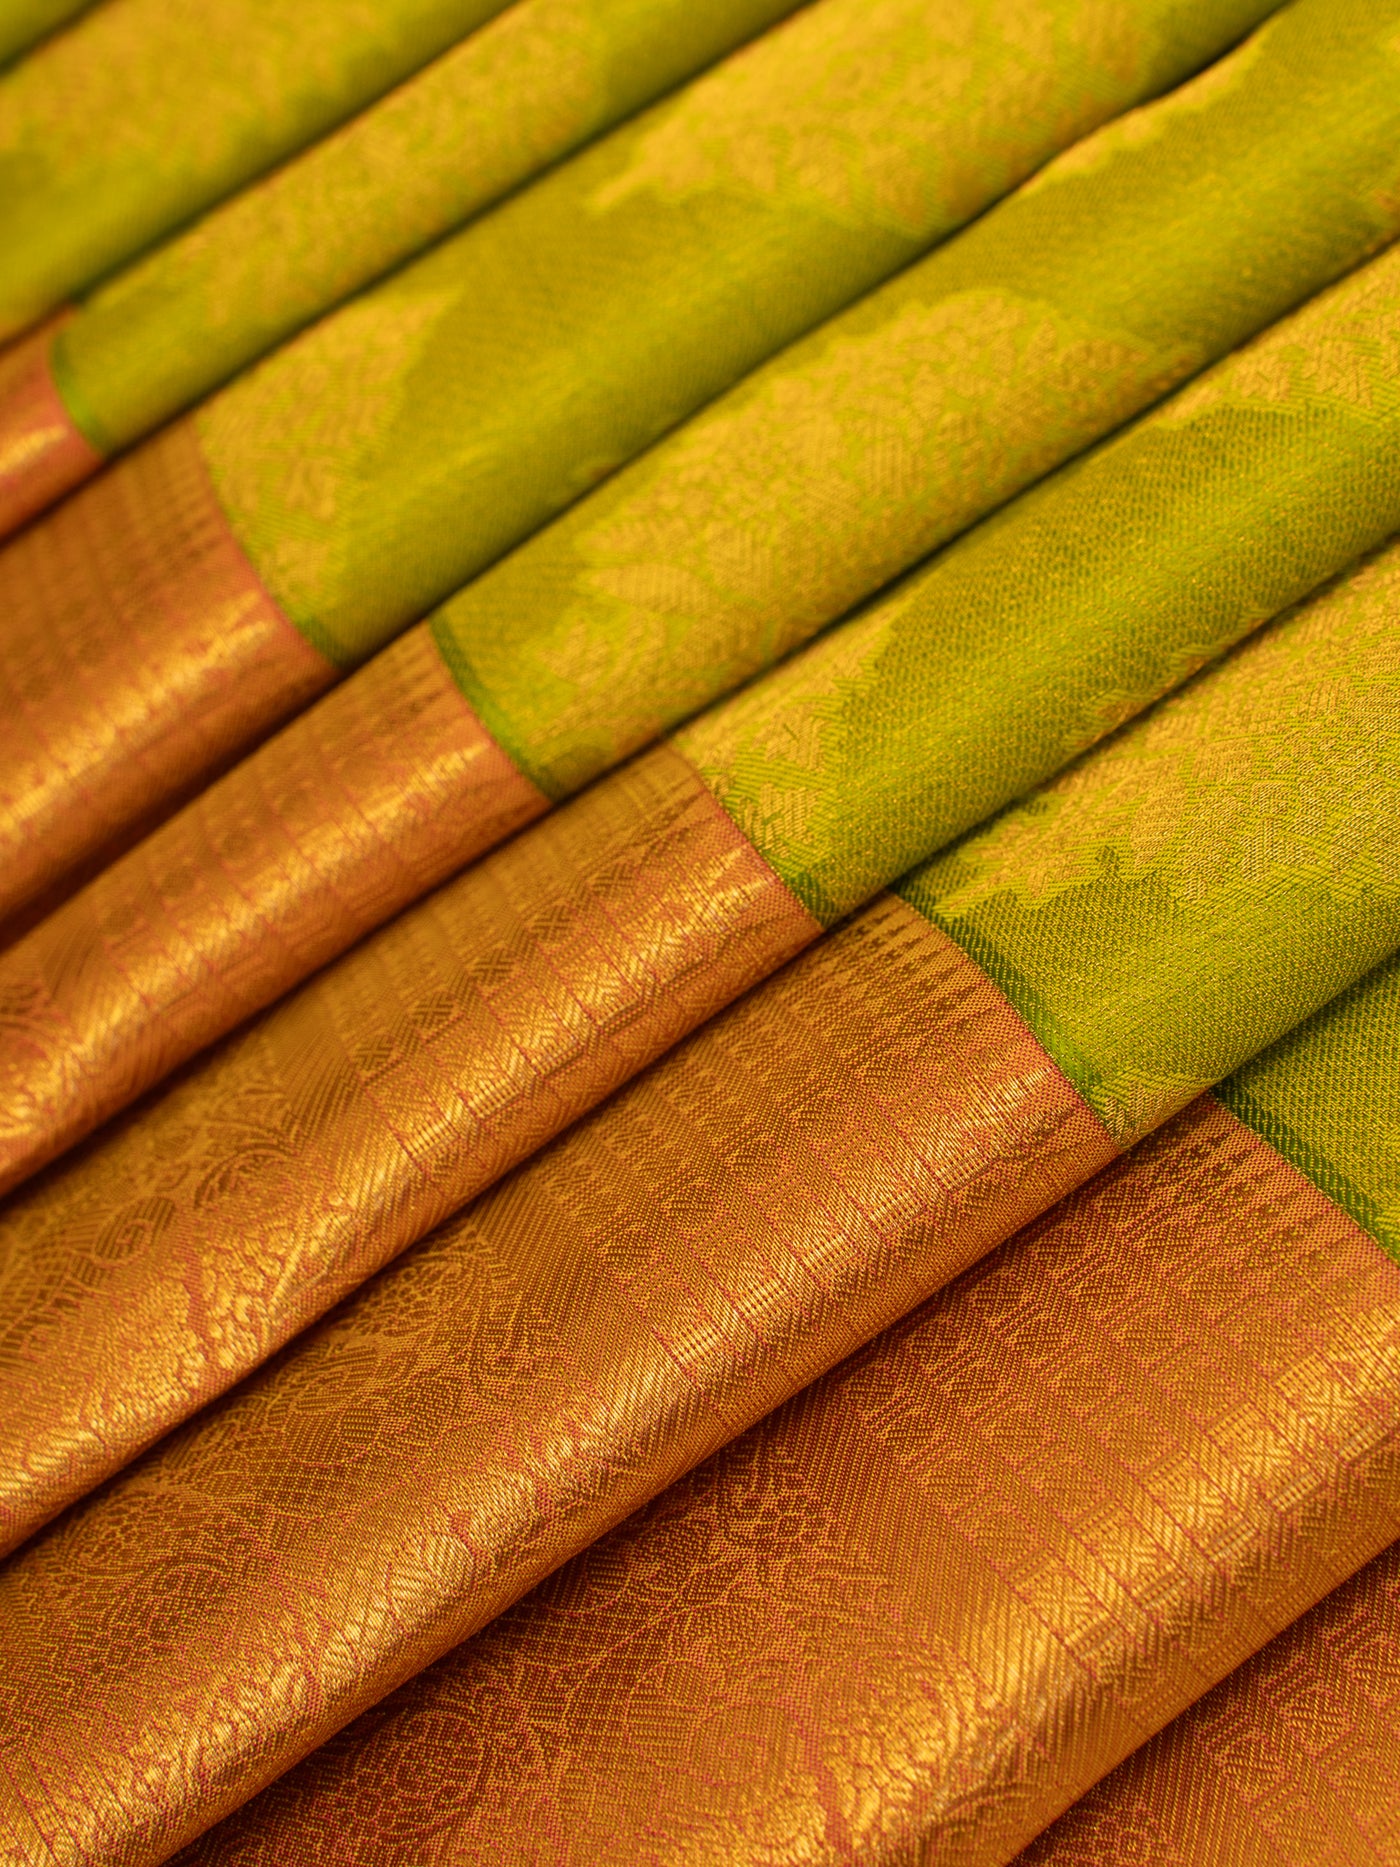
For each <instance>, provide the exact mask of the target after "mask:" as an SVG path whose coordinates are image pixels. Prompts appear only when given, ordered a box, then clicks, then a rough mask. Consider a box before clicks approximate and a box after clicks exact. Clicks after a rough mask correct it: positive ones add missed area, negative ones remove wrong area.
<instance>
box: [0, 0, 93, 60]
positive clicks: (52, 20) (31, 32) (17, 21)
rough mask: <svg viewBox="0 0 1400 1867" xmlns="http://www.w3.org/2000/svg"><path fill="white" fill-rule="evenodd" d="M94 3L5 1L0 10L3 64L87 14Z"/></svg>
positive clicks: (81, 0)
mask: <svg viewBox="0 0 1400 1867" xmlns="http://www.w3.org/2000/svg"><path fill="white" fill-rule="evenodd" d="M91 4H92V0H6V3H5V7H4V9H3V11H0V65H4V64H7V63H8V62H9V60H10V59H12V58H18V57H19V55H20V53H21V52H26V51H28V49H29V47H30V46H31V45H33V44H34V42H35V41H36V40H38V39H42V38H43V37H44V36H45V34H47V33H51V32H53V31H54V30H55V29H56V28H57V27H59V26H63V25H66V24H67V22H68V21H69V20H70V19H73V18H75V17H76V16H77V15H78V14H79V13H82V12H84V11H85V10H86V9H87V8H88V7H89V6H90V5H91Z"/></svg>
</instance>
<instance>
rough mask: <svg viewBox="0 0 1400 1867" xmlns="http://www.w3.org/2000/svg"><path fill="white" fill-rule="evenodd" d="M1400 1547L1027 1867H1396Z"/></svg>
mask: <svg viewBox="0 0 1400 1867" xmlns="http://www.w3.org/2000/svg"><path fill="white" fill-rule="evenodd" d="M1397 1783H1400V1544H1392V1546H1391V1547H1390V1549H1389V1550H1387V1551H1386V1553H1385V1554H1384V1555H1383V1556H1378V1557H1377V1558H1376V1560H1375V1561H1374V1562H1372V1563H1368V1564H1367V1566H1366V1567H1365V1568H1364V1569H1363V1570H1362V1571H1361V1572H1360V1574H1359V1575H1356V1576H1354V1577H1353V1578H1352V1579H1351V1581H1349V1582H1347V1583H1345V1584H1344V1585H1343V1586H1342V1587H1341V1588H1339V1589H1337V1590H1336V1591H1335V1593H1333V1594H1331V1595H1329V1596H1328V1597H1327V1599H1326V1600H1325V1601H1320V1602H1319V1603H1318V1605H1317V1606H1316V1607H1315V1608H1314V1609H1313V1610H1312V1611H1311V1612H1310V1613H1308V1614H1305V1615H1304V1616H1303V1617H1302V1619H1301V1620H1298V1621H1295V1622H1294V1624H1293V1625H1292V1627H1290V1628H1288V1629H1287V1631H1286V1632H1284V1633H1281V1634H1280V1635H1279V1636H1278V1637H1277V1638H1276V1639H1275V1640H1271V1641H1270V1642H1269V1644H1268V1646H1266V1647H1264V1648H1263V1649H1262V1650H1261V1651H1260V1652H1259V1653H1256V1654H1255V1655H1254V1657H1253V1658H1252V1659H1250V1660H1247V1661H1246V1662H1245V1664H1244V1665H1243V1666H1241V1667H1239V1668H1238V1669H1237V1670H1236V1671H1235V1672H1233V1673H1231V1675H1230V1677H1229V1678H1228V1679H1226V1680H1223V1681H1222V1682H1221V1684H1220V1685H1218V1686H1217V1687H1216V1688H1215V1690H1214V1691H1213V1692H1211V1693H1208V1694H1207V1696H1206V1697H1205V1698H1203V1699H1201V1700H1199V1701H1198V1702H1197V1703H1196V1704H1195V1705H1193V1706H1192V1707H1191V1709H1190V1710H1189V1711H1187V1712H1183V1713H1182V1715H1181V1717H1179V1718H1177V1719H1176V1720H1175V1721H1174V1722H1173V1723H1171V1724H1169V1725H1168V1726H1167V1728H1166V1730H1165V1731H1163V1732H1162V1733H1161V1735H1160V1736H1159V1737H1156V1738H1154V1739H1153V1740H1152V1742H1151V1743H1150V1744H1147V1745H1145V1746H1144V1748H1143V1749H1142V1750H1140V1751H1138V1752H1137V1753H1136V1755H1134V1756H1132V1757H1130V1758H1129V1759H1128V1761H1127V1762H1126V1763H1125V1764H1123V1765H1122V1766H1121V1767H1120V1768H1119V1769H1117V1770H1115V1771H1114V1772H1113V1774H1112V1775H1111V1776H1107V1777H1105V1778H1104V1780H1103V1781H1102V1782H1101V1783H1098V1784H1096V1785H1095V1787H1094V1788H1093V1789H1091V1790H1090V1791H1089V1794H1088V1795H1087V1796H1085V1797H1083V1798H1082V1799H1081V1800H1080V1801H1079V1802H1077V1803H1076V1804H1075V1806H1074V1807H1073V1808H1072V1809H1071V1810H1070V1811H1069V1812H1068V1813H1067V1814H1066V1815H1064V1816H1062V1817H1061V1819H1060V1820H1059V1821H1058V1822H1056V1823H1055V1825H1054V1826H1053V1827H1052V1828H1049V1829H1047V1831H1046V1832H1045V1834H1043V1835H1042V1836H1040V1838H1039V1839H1038V1840H1036V1841H1034V1842H1033V1843H1032V1844H1031V1846H1030V1847H1029V1848H1027V1850H1026V1852H1025V1853H1024V1854H1023V1855H1020V1856H1019V1857H1018V1867H1397V1863H1400V1796H1397V1794H1396V1785H1397Z"/></svg>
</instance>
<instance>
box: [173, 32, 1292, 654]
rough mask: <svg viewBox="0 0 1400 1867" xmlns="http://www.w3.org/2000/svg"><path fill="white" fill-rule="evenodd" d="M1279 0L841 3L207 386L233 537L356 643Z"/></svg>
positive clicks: (213, 450) (211, 453) (437, 595)
mask: <svg viewBox="0 0 1400 1867" xmlns="http://www.w3.org/2000/svg"><path fill="white" fill-rule="evenodd" d="M1270 10H1271V7H1270V6H1269V5H1267V4H1265V3H1264V0H1228V4H1223V3H1222V0H1191V3H1190V4H1182V0H1026V4H1022V5H1018V6H1015V7H1011V8H1008V7H1006V6H1005V5H1002V4H997V3H996V0H956V3H955V4H953V3H950V4H947V5H944V6H941V7H939V8H936V9H932V10H931V9H930V8H929V7H928V6H927V4H926V0H816V3H815V4H813V5H811V6H809V7H807V8H804V9H803V10H802V11H800V12H799V13H797V14H795V15H794V16H793V17H792V18H791V19H790V20H788V21H787V22H786V23H784V24H782V25H779V26H777V27H775V28H773V29H772V30H771V31H770V32H768V33H767V34H766V35H765V36H764V37H763V38H762V39H760V40H758V41H757V42H756V43H755V44H753V45H752V46H749V47H747V48H745V49H744V50H743V51H742V52H740V53H738V54H735V55H733V56H731V57H730V58H729V59H727V60H725V61H724V62H723V63H722V64H720V65H719V66H717V67H716V68H715V69H714V70H712V71H711V72H709V73H708V74H706V75H705V76H704V77H702V78H700V79H698V80H697V81H695V82H694V83H693V84H691V85H690V86H688V87H687V88H686V89H685V90H683V91H681V92H680V93H679V94H678V95H677V96H675V97H674V98H673V99H671V100H669V101H668V102H666V103H664V104H662V105H660V106H658V107H657V108H655V109H654V110H653V111H651V112H649V113H648V114H646V115H645V116H643V117H642V118H640V119H639V120H637V121H635V122H633V123H631V124H628V125H626V126H624V127H623V128H621V129H619V130H616V131H614V132H613V133H612V134H611V135H609V136H608V137H606V138H605V139H604V140H603V141H602V142H600V143H598V144H596V145H595V146H594V147H592V148H591V149H589V150H587V151H585V152H584V153H583V154H581V155H579V156H576V157H574V158H573V159H572V160H571V161H570V162H568V163H567V164H565V165H564V166H563V167H562V168H560V169H557V170H556V171H555V172H554V173H553V174H551V175H550V176H548V177H546V178H544V179H543V180H542V181H540V182H538V183H536V184H535V185H534V186H532V187H530V188H528V189H527V190H525V191H524V192H523V193H522V194H520V195H517V196H516V197H515V198H514V199H513V200H511V201H509V202H508V203H506V204H505V205H504V206H502V207H501V208H499V209H497V210H496V211H495V212H493V213H491V214H490V215H488V216H486V217H485V218H484V219H483V220H481V221H478V222H477V223H475V224H474V225H473V226H472V227H470V228H467V229H465V230H464V231H463V232H462V233H460V234H458V235H456V236H454V237H453V238H452V239H450V240H448V241H446V242H445V243H444V244H442V245H441V246H439V247H437V248H435V249H434V250H433V251H432V252H430V253H428V254H426V255H425V256H424V257H422V258H421V259H419V260H417V261H415V262H414V263H413V264H412V265H410V266H408V267H406V268H405V269H404V270H403V271H402V272H400V273H398V274H397V275H395V276H394V277H393V278H392V279H390V280H387V281H385V282H384V283H383V284H381V285H380V286H378V287H377V288H375V289H374V290H372V291H370V292H368V293H366V294H365V295H364V296H362V297H361V298H359V299H357V300H355V301H354V302H353V303H351V304H350V305H347V306H345V307H343V308H342V309H341V311H339V312H338V313H337V314H335V315H334V316H333V317H331V318H328V319H326V320H325V321H323V322H322V323H321V324H319V325H317V326H315V327H314V328H313V329H312V330H310V331H307V332H304V333H303V334H302V336H301V337H299V338H297V339H295V340H294V341H293V342H292V343H291V344H289V345H288V346H287V347H286V348H285V349H283V350H281V351H280V352H278V353H277V354H276V355H275V356H274V357H272V358H269V359H267V360H266V361H265V362H264V363H263V364H261V365H259V366H258V367H257V368H255V369H254V370H252V371H251V372H250V373H249V374H248V375H246V376H244V377H241V378H240V379H239V380H238V381H236V382H235V383H233V384H231V385H230V386H229V387H228V388H227V389H226V390H224V391H222V392H221V393H220V394H219V395H217V396H215V397H214V398H213V399H212V400H211V401H210V402H209V403H207V404H205V405H204V407H203V409H202V410H201V411H200V412H199V414H198V415H197V417H196V421H197V425H198V433H199V436H200V439H201V443H202V446H203V448H204V452H205V455H206V458H207V460H208V464H209V468H210V471H211V473H212V476H213V479H214V483H215V487H216V489H217V491H218V493H219V496H220V499H221V501H222V503H223V505H224V508H225V510H226V511H227V512H228V514H229V517H230V519H231V521H232V523H233V526H234V530H235V532H236V534H237V536H238V537H239V539H240V541H241V542H242V544H243V545H244V547H245V549H246V550H247V551H248V553H249V555H250V556H251V558H252V560H253V562H254V564H255V565H256V567H257V569H258V571H259V573H260V575H261V576H262V577H263V579H264V580H265V582H266V583H267V585H268V587H269V589H270V590H271V592H272V594H273V596H274V597H275V598H276V600H277V601H278V603H279V604H280V605H281V607H282V608H283V610H284V611H285V612H286V613H287V615H288V616H289V617H290V618H291V619H292V620H293V622H294V623H295V624H296V625H297V626H298V627H299V628H301V629H302V630H303V632H304V633H305V634H306V635H307V637H308V638H309V639H310V640H312V641H313V642H314V643H315V644H316V645H317V647H318V648H320V649H321V650H322V652H324V653H325V654H327V655H329V656H330V657H331V658H332V659H333V660H335V661H337V662H338V663H341V664H343V665H350V664H353V663H354V662H356V661H358V660H360V659H362V658H363V657H364V656H366V655H368V654H369V653H371V652H372V651H373V650H374V649H375V648H377V647H378V646H380V645H381V644H382V643H384V642H385V641H387V640H388V639H389V638H390V637H391V636H392V635H393V634H394V633H395V632H396V631H397V630H399V629H400V628H402V627H403V626H404V624H405V623H407V622H409V621H411V620H413V619H414V618H416V617H417V616H419V615H422V614H423V613H424V612H425V611H426V610H427V609H429V608H430V607H431V606H432V605H433V604H434V603H435V602H438V601H440V600H441V599H442V598H443V597H445V596H446V595H448V594H449V593H450V592H451V591H452V590H454V589H455V588H457V587H458V586H459V585H460V584H462V583H463V582H465V580H466V579H467V578H468V577H470V576H472V575H474V574H475V573H476V572H478V571H480V570H481V569H483V568H484V567H485V566H486V565H487V564H488V563H490V562H491V561H492V560H493V559H494V558H496V557H498V556H499V555H500V554H501V553H502V552H503V551H505V550H507V549H508V548H509V547H510V546H511V545H513V544H515V543H517V542H518V541H519V540H520V539H521V538H522V537H523V536H524V535H525V534H526V533H528V532H530V531H532V530H533V529H535V528H536V527H537V526H539V525H540V524H542V523H543V522H545V521H546V520H547V519H549V518H551V517H553V516H554V514H555V513H557V512H558V511H559V510H560V509H562V508H563V507H564V506H566V505H568V504H570V503H571V502H572V501H573V500H574V499H576V498H578V497H579V496H580V495H581V494H582V493H584V492H586V491H587V490H588V489H589V487H590V486H592V485H593V484H594V483H595V482H596V481H598V480H599V479H601V478H602V477H603V476H604V475H605V474H607V473H609V472H611V471H613V470H614V469H615V468H617V467H618V466H620V465H621V464H622V463H623V462H624V461H625V460H627V459H628V458H630V457H631V456H632V455H634V454H636V453H637V452H638V451H640V449H641V448H643V447H645V446H646V445H648V444H649V443H650V442H651V441H653V440H655V439H656V438H657V436H658V435H659V434H661V433H662V432H663V431H664V430H666V429H667V428H669V427H671V426H673V425H674V424H675V423H677V422H678V421H680V420H681V419H683V418H684V417H685V416H686V415H688V414H689V413H691V412H692V411H693V410H694V409H695V408H696V407H698V406H699V405H700V404H701V403H702V402H705V401H707V400H708V399H709V398H710V397H712V396H714V395H716V394H718V393H719V392H720V391H721V390H723V389H725V388H727V387H729V386H730V384H732V383H733V382H734V381H735V379H736V378H737V377H739V376H741V375H742V374H743V373H744V372H745V371H747V370H749V369H751V368H753V367H754V366H755V365H756V364H757V363H759V362H761V361H763V360H764V359H765V358H766V357H768V356H769V355H771V354H772V353H773V352H774V351H775V350H777V349H779V348H780V347H781V346H782V345H783V344H785V343H787V342H789V341H791V340H792V339H793V338H795V337H797V336H798V335H800V334H802V333H803V332H805V331H806V330H808V329H810V328H811V327H812V326H813V325H814V324H816V323H817V322H819V321H820V320H821V319H822V318H824V317H826V316H829V315H830V314H831V313H832V312H834V311H836V310H838V309H840V308H841V307H843V306H844V305H845V304H847V303H849V302H850V301H851V300H852V299H853V298H855V297H856V296H858V295H859V294H860V293H861V292H863V291H865V290H867V289H869V288H870V287H871V286H873V285H875V284H877V283H878V282H879V281H881V280H882V279H883V278H885V277H886V276H888V275H889V274H891V273H892V272H894V271H895V270H897V269H898V268H899V267H901V266H903V265H905V264H906V263H907V262H908V261H909V260H911V259H912V258H914V257H915V256H916V255H917V254H918V253H919V252H921V251H922V250H923V249H924V248H926V247H927V246H929V245H931V244H932V243H933V242H935V241H936V240H939V239H941V238H943V237H944V236H946V235H947V234H948V233H950V232H952V231H953V230H954V229H955V228H956V227H958V226H960V225H961V224H962V223H964V222H965V221H967V220H969V219H971V218H972V216H973V215H975V214H977V213H978V212H980V211H981V210H982V209H983V208H985V207H987V206H988V205H990V203H991V202H992V201H994V200H996V199H997V198H998V197H999V196H1000V195H1002V194H1004V193H1005V192H1006V191H1007V190H1008V189H1009V188H1011V187H1013V186H1015V185H1016V183H1018V182H1019V181H1021V180H1023V179H1024V178H1025V177H1026V176H1027V175H1028V174H1029V173H1030V172H1031V171H1032V170H1033V169H1035V168H1036V167H1038V166H1039V165H1040V164H1041V163H1043V162H1044V161H1046V160H1047V159H1048V158H1049V157H1050V156H1051V155H1053V154H1055V153H1056V152H1057V151H1058V150H1059V149H1061V148H1063V147H1065V146H1066V144H1067V143H1069V142H1071V141H1073V140H1074V139H1075V138H1076V137H1078V136H1080V135H1082V134H1084V133H1085V132H1087V131H1088V130H1090V129H1092V128H1094V127H1095V126H1096V125H1097V124H1099V123H1101V122H1102V121H1104V120H1105V119H1106V118H1107V117H1110V116H1112V115H1114V114H1115V113H1116V112H1118V111H1120V110H1122V109H1123V108H1125V107H1126V106H1127V105H1129V104H1132V103H1134V102H1136V101H1138V100H1139V99H1141V98H1143V97H1146V96H1150V95H1152V94H1154V93H1155V92H1157V91H1159V90H1160V89H1162V88H1163V87H1164V86H1165V85H1167V84H1169V83H1171V82H1172V81H1173V80H1174V79H1175V78H1177V77H1179V76H1181V75H1182V74H1183V73H1184V72H1186V71H1189V70H1191V69H1193V68H1194V66H1196V65H1198V64H1199V63H1200V62H1201V61H1202V60H1203V59H1205V58H1206V57H1207V56H1209V55H1210V54H1211V53H1212V52H1214V51H1218V50H1219V49H1221V47H1222V46H1223V45H1225V44H1228V43H1229V41H1230V39H1231V38H1232V37H1233V36H1237V35H1238V34H1239V33H1240V32H1242V31H1243V30H1245V29H1246V28H1247V27H1249V26H1250V25H1252V24H1254V23H1255V22H1256V21H1257V20H1258V19H1259V18H1260V17H1261V16H1262V15H1264V14H1266V13H1267V12H1269V11H1270Z"/></svg>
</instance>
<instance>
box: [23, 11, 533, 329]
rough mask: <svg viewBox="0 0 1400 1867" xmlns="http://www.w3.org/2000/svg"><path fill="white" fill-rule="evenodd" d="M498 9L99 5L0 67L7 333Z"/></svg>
mask: <svg viewBox="0 0 1400 1867" xmlns="http://www.w3.org/2000/svg"><path fill="white" fill-rule="evenodd" d="M503 4H504V0H297V4H296V5H295V6H285V5H280V4H278V3H277V0H219V4H218V5H217V6H209V5H198V4H191V0H104V3H103V4H102V5H100V6H96V7H93V8H92V9H91V11H90V12H88V13H87V15H86V17H84V18H82V19H80V20H76V21H75V22H74V23H73V25H72V26H71V28H70V29H69V30H68V31H67V32H63V33H59V34H57V35H56V36H55V37H53V38H52V39H50V40H48V41H47V42H46V43H45V44H43V45H41V46H39V47H37V48H36V50H35V51H34V52H33V53H31V54H30V56H29V57H28V58H25V59H22V60H21V61H20V62H19V63H18V64H17V65H14V66H12V67H11V69H10V70H9V71H7V72H5V73H4V74H3V76H0V251H3V253H4V255H5V259H4V266H3V268H2V269H0V342H3V341H4V339H5V338H7V337H10V336H12V335H13V334H14V333H15V332H17V331H22V330H23V329H24V328H25V327H26V325H28V324H31V323H33V322H34V321H35V320H36V319H37V318H41V317H43V316H44V315H45V314H46V313H47V312H50V311H52V310H54V309H55V308H56V307H57V306H58V305H60V304H62V303H63V302H64V301H65V300H66V299H67V298H69V297H70V296H71V295H72V294H73V293H74V292H77V291H81V290H82V288H83V287H84V286H86V285H88V284H90V283H91V282H92V280H93V279H95V278H97V277H98V276H99V275H100V274H101V273H104V272H106V271H108V270H109V269H110V268H111V267H113V266H116V265H120V264H121V263H122V261H123V260H126V259H128V258H130V257H131V255H132V254H133V253H136V252H138V251H139V250H140V249H141V248H142V247H143V246H146V245H148V244H149V243H150V242H151V241H152V240H156V239H159V238H160V236H161V235H162V234H164V233H167V232H168V231H169V230H170V229H171V228H172V227H174V226H177V225H178V224H179V223H180V222H181V221H183V220H187V219H188V218H189V217H190V216H191V215H192V214H197V213H198V212H199V211H200V210H201V208H205V207H208V206H209V205H210V203H211V202H214V201H217V200H219V198H220V197H221V196H223V195H226V194H228V193H229V192H230V190H232V189H234V188H237V187H239V186H240V185H241V184H242V183H243V182H245V181H247V180H249V179H250V177H252V176H254V175H258V174H260V173H261V172H262V171H263V170H264V169H266V168H268V167H270V166H271V164H272V163H274V162H277V161H280V160H281V158H282V157H284V156H287V155H290V154H291V153H292V152H293V151H294V150H297V149H300V148H302V146H303V145H304V144H306V143H308V142H310V141H311V140H312V139H313V138H314V137H317V136H319V135H321V134H322V133H323V132H324V131H325V130H327V129H330V128H331V127H332V126H333V125H334V124H337V123H339V122H340V121H341V120H342V119H343V118H345V117H347V116H349V115H350V113H351V112H352V111H355V110H358V109H359V108H360V107H361V106H362V105H363V104H366V103H368V102H369V101H370V99H371V98H374V97H378V96H379V94H380V93H381V92H382V91H385V90H387V89H388V88H389V86H390V85H391V84H396V83H397V82H398V81H399V79H400V78H404V77H406V76H407V75H408V74H409V72H411V71H415V70H416V69H417V68H418V67H419V66H420V65H422V64H424V63H425V62H426V61H427V60H428V59H430V58H434V57H436V55H437V54H438V53H439V52H441V51H443V50H445V49H446V47H448V46H449V45H451V44H452V43H453V41H454V40H455V39H459V38H460V37H461V36H462V34H463V33H466V32H470V31H471V30H472V28H473V27H475V26H479V25H480V24H481V23H482V21H483V20H486V19H489V18H490V17H491V15H492V14H493V13H497V12H499V11H500V9H501V6H502V5H503ZM26 10H28V9H27V8H26ZM69 10H70V11H71V10H72V9H69Z"/></svg>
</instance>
